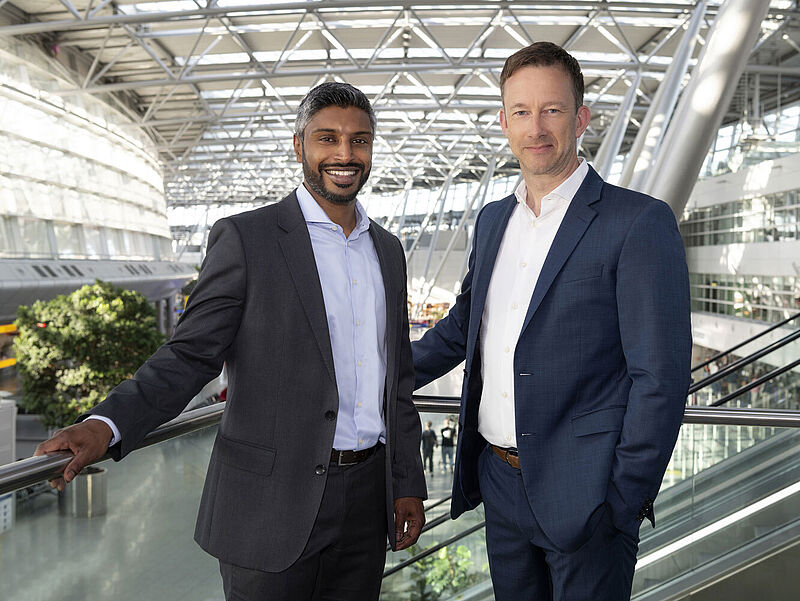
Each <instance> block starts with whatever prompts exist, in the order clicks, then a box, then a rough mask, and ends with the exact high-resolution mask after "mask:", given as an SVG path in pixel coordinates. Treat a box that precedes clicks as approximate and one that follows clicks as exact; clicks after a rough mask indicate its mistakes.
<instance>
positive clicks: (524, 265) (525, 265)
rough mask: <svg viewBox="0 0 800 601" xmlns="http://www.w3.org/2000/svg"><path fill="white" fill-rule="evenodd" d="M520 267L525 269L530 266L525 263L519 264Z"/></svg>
mask: <svg viewBox="0 0 800 601" xmlns="http://www.w3.org/2000/svg"><path fill="white" fill-rule="evenodd" d="M519 266H520V267H523V268H525V267H527V266H528V264H527V263H526V262H525V261H523V262H522V263H520V264H519Z"/></svg>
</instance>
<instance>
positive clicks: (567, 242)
mask: <svg viewBox="0 0 800 601" xmlns="http://www.w3.org/2000/svg"><path fill="white" fill-rule="evenodd" d="M602 187H603V180H602V179H601V178H600V176H599V175H597V173H596V172H595V170H594V169H592V168H591V167H589V172H588V173H587V174H586V177H585V178H584V180H583V183H582V184H581V187H580V188H579V189H578V192H577V193H576V194H575V198H573V199H572V202H571V203H570V205H569V208H568V209H567V212H566V214H565V215H564V219H563V221H562V222H561V226H560V227H559V228H558V232H556V237H555V238H554V239H553V244H552V245H551V246H550V251H549V252H548V253H547V258H546V259H545V261H544V265H542V271H541V273H540V274H539V279H538V280H536V287H535V288H534V289H533V295H532V296H531V302H530V304H529V305H528V312H527V313H526V314H525V321H524V322H523V324H522V330H521V331H522V332H524V331H525V328H527V327H528V324H529V323H530V321H531V318H532V317H533V314H534V313H536V310H537V309H538V308H539V305H540V304H541V303H542V299H543V298H544V296H545V294H547V291H548V290H550V286H551V284H552V283H553V280H554V279H555V277H556V276H557V275H558V273H559V272H560V271H561V268H562V267H563V266H564V263H565V262H566V261H567V259H568V258H569V256H570V255H571V254H572V251H573V250H575V247H576V246H577V244H578V242H579V241H580V239H581V238H582V237H583V234H584V233H585V232H586V229H587V228H588V227H589V224H590V223H591V222H592V220H593V219H594V218H595V216H596V215H597V211H595V210H594V209H593V208H592V207H590V206H589V205H590V204H592V203H593V202H595V201H597V200H599V199H600V191H601V189H602Z"/></svg>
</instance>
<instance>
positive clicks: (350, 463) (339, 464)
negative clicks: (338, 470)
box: [336, 450, 358, 467]
mask: <svg viewBox="0 0 800 601" xmlns="http://www.w3.org/2000/svg"><path fill="white" fill-rule="evenodd" d="M336 452H337V453H338V454H339V455H338V457H337V458H336V465H337V466H339V467H347V466H348V465H355V464H356V463H358V461H348V462H346V463H345V462H344V461H342V457H344V454H345V451H338V450H337V451H336Z"/></svg>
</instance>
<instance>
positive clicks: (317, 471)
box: [314, 465, 327, 476]
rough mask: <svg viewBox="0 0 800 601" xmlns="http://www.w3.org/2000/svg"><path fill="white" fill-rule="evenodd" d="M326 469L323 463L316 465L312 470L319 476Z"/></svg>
mask: <svg viewBox="0 0 800 601" xmlns="http://www.w3.org/2000/svg"><path fill="white" fill-rule="evenodd" d="M326 471H327V470H326V469H325V466H324V465H318V466H317V469H315V470H314V473H315V474H317V476H321V475H322V474H324V473H325V472H326Z"/></svg>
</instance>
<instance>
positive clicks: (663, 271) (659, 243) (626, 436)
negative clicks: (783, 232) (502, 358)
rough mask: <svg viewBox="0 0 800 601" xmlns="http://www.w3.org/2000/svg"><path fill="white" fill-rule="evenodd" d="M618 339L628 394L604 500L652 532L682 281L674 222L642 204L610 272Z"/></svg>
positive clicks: (669, 440)
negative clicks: (613, 276) (614, 279)
mask: <svg viewBox="0 0 800 601" xmlns="http://www.w3.org/2000/svg"><path fill="white" fill-rule="evenodd" d="M616 290H617V310H618V314H619V328H620V337H621V341H622V348H623V352H624V354H625V361H626V364H627V371H628V377H629V378H630V379H631V389H630V393H629V397H628V406H627V411H626V413H625V419H624V422H623V427H622V432H621V435H620V440H619V443H618V445H617V447H616V452H615V457H614V464H613V468H612V476H611V482H610V484H609V490H608V497H607V501H608V503H609V505H610V506H611V510H612V513H613V519H614V522H615V524H616V525H617V526H618V527H620V528H621V529H622V530H633V529H638V523H639V521H640V520H642V519H643V518H644V517H647V518H649V519H650V521H651V522H652V523H653V525H655V518H654V516H653V511H652V503H653V500H654V499H655V497H656V494H657V493H658V489H659V486H660V484H661V479H662V477H663V475H664V471H665V470H666V467H667V464H668V462H669V459H670V456H671V454H672V450H673V447H674V446H675V441H676V439H677V436H678V431H679V430H680V427H681V421H682V418H683V410H684V405H685V403H686V395H687V392H688V387H689V382H690V362H691V345H692V338H691V321H690V306H689V277H688V272H687V267H686V256H685V253H684V249H683V242H682V240H681V237H680V233H679V232H678V228H677V224H676V222H675V217H674V216H673V214H672V211H671V210H670V208H669V206H668V205H667V204H666V203H664V202H661V201H653V202H650V203H648V204H647V205H646V206H645V207H644V209H642V211H641V212H640V214H639V215H638V216H637V218H636V219H635V221H634V223H633V224H632V226H631V228H630V230H629V232H628V235H627V237H626V239H625V241H624V244H623V247H622V250H621V253H620V257H619V263H618V266H617V283H616Z"/></svg>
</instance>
